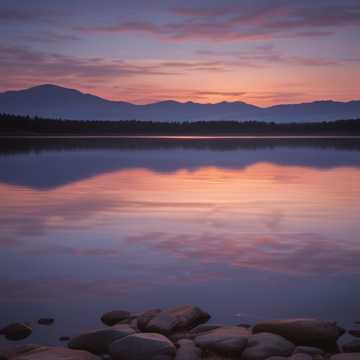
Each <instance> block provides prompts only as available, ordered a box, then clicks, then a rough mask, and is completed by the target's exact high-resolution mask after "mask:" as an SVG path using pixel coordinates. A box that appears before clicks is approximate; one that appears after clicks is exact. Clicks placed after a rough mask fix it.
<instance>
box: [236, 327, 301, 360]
mask: <svg viewBox="0 0 360 360" xmlns="http://www.w3.org/2000/svg"><path fill="white" fill-rule="evenodd" d="M294 350H295V345H294V344H292V343H291V342H290V341H288V340H286V339H285V338H283V337H282V336H280V335H276V334H271V333H257V334H254V335H251V336H250V337H249V339H248V345H247V347H246V349H245V350H244V352H243V353H242V357H241V358H242V360H264V359H267V358H269V357H271V356H285V357H287V356H290V355H291V354H292V353H293V351H294Z"/></svg>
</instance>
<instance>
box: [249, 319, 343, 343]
mask: <svg viewBox="0 0 360 360" xmlns="http://www.w3.org/2000/svg"><path fill="white" fill-rule="evenodd" d="M259 332H268V333H273V334H277V335H280V336H283V337H284V338H285V339H287V340H289V341H291V342H293V343H294V344H296V345H309V346H319V347H321V348H322V347H323V346H322V345H323V344H327V343H335V342H336V340H337V339H338V338H339V337H340V336H341V334H342V329H340V328H338V327H337V326H336V323H333V322H328V321H322V320H318V319H289V320H276V321H269V322H263V323H259V324H256V325H255V326H254V328H253V333H255V334H256V333H259Z"/></svg>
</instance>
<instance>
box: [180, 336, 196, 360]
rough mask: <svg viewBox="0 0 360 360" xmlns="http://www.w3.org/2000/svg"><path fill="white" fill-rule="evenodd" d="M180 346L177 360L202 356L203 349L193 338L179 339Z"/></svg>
mask: <svg viewBox="0 0 360 360" xmlns="http://www.w3.org/2000/svg"><path fill="white" fill-rule="evenodd" d="M178 346H179V348H178V349H177V351H176V356H175V360H199V359H200V358H201V350H200V349H199V348H198V347H197V346H196V345H195V343H194V342H193V341H192V340H188V339H183V340H179V341H178Z"/></svg>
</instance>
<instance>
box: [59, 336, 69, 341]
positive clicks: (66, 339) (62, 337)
mask: <svg viewBox="0 0 360 360" xmlns="http://www.w3.org/2000/svg"><path fill="white" fill-rule="evenodd" d="M69 340H70V336H60V337H59V341H69Z"/></svg>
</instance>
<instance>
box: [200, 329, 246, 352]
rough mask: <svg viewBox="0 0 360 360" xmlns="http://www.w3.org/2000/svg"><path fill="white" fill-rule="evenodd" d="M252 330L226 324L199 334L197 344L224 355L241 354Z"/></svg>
mask: <svg viewBox="0 0 360 360" xmlns="http://www.w3.org/2000/svg"><path fill="white" fill-rule="evenodd" d="M249 336H250V332H249V331H248V330H247V329H245V328H240V327H238V326H224V327H221V328H217V329H214V330H211V331H209V332H206V333H203V334H200V335H198V336H197V337H196V338H195V340H194V341H195V344H196V345H197V346H198V347H200V348H201V349H204V350H207V351H211V352H215V353H218V354H222V355H240V354H241V353H242V352H243V350H244V349H245V347H246V345H247V343H248V337H249Z"/></svg>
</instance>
